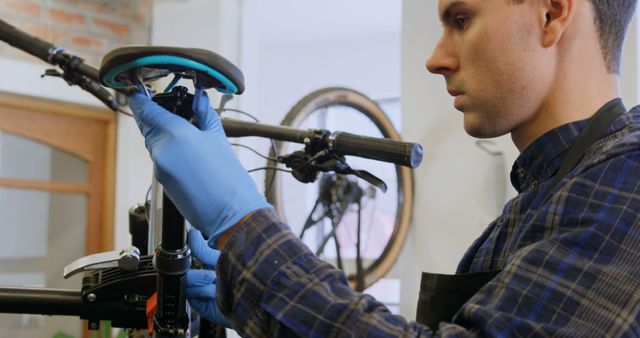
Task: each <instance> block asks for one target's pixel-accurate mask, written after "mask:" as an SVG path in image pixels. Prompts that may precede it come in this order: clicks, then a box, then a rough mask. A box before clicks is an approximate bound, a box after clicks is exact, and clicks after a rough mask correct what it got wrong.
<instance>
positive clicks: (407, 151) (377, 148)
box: [331, 132, 423, 168]
mask: <svg viewBox="0 0 640 338" xmlns="http://www.w3.org/2000/svg"><path fill="white" fill-rule="evenodd" d="M331 138H332V139H333V147H332V149H333V151H334V152H336V153H338V154H341V155H354V156H359V157H364V158H369V159H372V160H378V161H384V162H391V163H395V164H399V165H404V166H407V167H411V168H416V167H417V166H418V165H420V162H422V153H423V150H422V146H421V145H419V144H417V143H409V142H402V141H396V140H390V139H385V138H374V137H367V136H359V135H354V134H350V133H345V132H336V133H333V134H332V135H331Z"/></svg>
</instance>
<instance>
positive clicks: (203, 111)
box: [191, 89, 221, 130]
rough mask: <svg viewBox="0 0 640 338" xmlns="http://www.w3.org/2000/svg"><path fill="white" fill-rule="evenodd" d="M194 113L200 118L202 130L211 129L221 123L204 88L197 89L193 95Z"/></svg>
mask: <svg viewBox="0 0 640 338" xmlns="http://www.w3.org/2000/svg"><path fill="white" fill-rule="evenodd" d="M191 108H192V109H193V113H194V114H195V116H196V119H198V123H199V124H200V129H201V130H209V129H212V128H215V127H216V126H218V125H220V124H221V122H220V117H219V116H218V113H217V112H216V111H215V110H214V109H213V107H211V102H210V101H209V96H208V95H207V93H206V92H205V91H204V90H202V89H196V91H195V93H194V95H193V106H192V107H191Z"/></svg>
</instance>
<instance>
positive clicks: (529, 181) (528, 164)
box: [511, 120, 588, 193]
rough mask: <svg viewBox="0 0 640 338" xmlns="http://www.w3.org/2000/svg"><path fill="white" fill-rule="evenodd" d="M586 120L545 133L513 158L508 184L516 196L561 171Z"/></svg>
mask: <svg viewBox="0 0 640 338" xmlns="http://www.w3.org/2000/svg"><path fill="white" fill-rule="evenodd" d="M587 121H588V120H580V121H576V122H571V123H568V124H565V125H562V126H560V127H558V128H556V129H553V130H550V131H548V132H546V133H545V134H544V135H542V136H540V137H539V138H538V139H536V140H535V141H534V142H533V143H531V144H530V145H529V146H528V147H527V148H526V149H525V150H524V151H523V152H522V153H520V156H518V158H517V159H516V161H515V163H514V164H513V168H512V169H511V184H512V185H513V187H514V188H515V189H516V191H518V193H520V192H522V191H524V190H526V189H527V188H528V187H530V186H537V185H538V183H539V182H540V181H541V180H544V179H548V178H549V177H552V176H553V175H554V174H555V173H556V172H557V171H558V169H559V168H560V165H561V164H562V160H563V159H564V156H563V155H565V154H566V153H567V150H568V149H569V147H570V146H571V144H572V143H573V141H575V139H576V138H577V137H578V135H580V132H581V131H582V129H583V128H584V127H585V126H586V124H587Z"/></svg>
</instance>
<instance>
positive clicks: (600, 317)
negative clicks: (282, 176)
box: [218, 108, 640, 337]
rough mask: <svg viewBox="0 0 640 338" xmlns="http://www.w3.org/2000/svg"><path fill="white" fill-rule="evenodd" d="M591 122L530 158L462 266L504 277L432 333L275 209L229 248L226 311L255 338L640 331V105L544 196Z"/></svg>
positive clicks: (537, 145) (529, 152)
mask: <svg viewBox="0 0 640 338" xmlns="http://www.w3.org/2000/svg"><path fill="white" fill-rule="evenodd" d="M585 125H586V121H578V122H574V123H570V124H567V125H564V126H561V127H559V128H557V129H555V130H552V131H550V132H548V133H546V134H545V135H543V136H542V137H540V138H539V139H537V140H536V141H535V142H534V143H532V144H531V145H530V146H529V147H528V148H527V149H526V150H525V151H523V152H522V153H521V154H520V156H519V157H518V159H517V160H516V162H515V164H514V167H513V170H512V174H511V180H512V183H513V185H514V187H515V188H516V189H517V190H518V192H519V194H518V196H517V197H515V198H514V199H513V200H511V201H510V202H509V203H507V205H506V206H505V207H504V210H503V213H502V215H501V216H500V217H498V219H497V220H495V221H494V222H493V223H491V224H490V225H489V226H488V228H487V229H486V230H485V231H484V233H483V234H482V235H481V237H480V238H479V239H478V240H476V242H475V243H474V244H473V245H472V246H471V248H470V249H469V250H468V252H467V253H466V254H465V256H464V257H463V259H462V261H461V262H460V265H459V266H458V272H460V273H462V272H479V271H487V270H495V269H502V272H501V273H500V274H499V275H498V276H497V277H496V278H494V279H493V280H492V281H491V282H489V283H488V284H487V285H486V286H485V287H483V288H482V289H481V290H480V291H479V292H478V293H476V294H475V295H474V296H473V297H472V298H471V299H470V300H469V301H468V302H467V303H466V304H465V305H464V306H463V307H462V308H461V309H460V311H459V312H458V313H457V314H456V315H455V317H454V318H453V319H452V321H451V322H450V323H441V324H440V325H439V327H437V328H435V327H434V328H429V327H426V326H423V325H420V324H417V323H415V322H412V321H409V320H407V319H405V318H403V317H401V316H398V315H393V314H391V313H390V312H389V310H388V309H387V308H386V307H385V306H384V305H382V304H381V303H379V302H377V301H376V300H375V299H374V298H372V297H371V296H368V295H364V294H360V293H357V292H355V291H353V290H352V289H350V288H349V285H348V284H347V280H346V278H345V277H344V275H343V274H342V273H341V272H340V271H339V270H337V269H336V268H334V267H333V266H331V265H329V264H327V263H324V262H322V261H320V260H319V259H317V258H316V257H315V256H314V255H313V254H312V253H311V252H310V251H309V250H308V249H307V248H306V247H305V246H304V244H302V243H301V242H300V241H299V240H298V239H297V238H296V236H295V235H294V234H293V233H291V232H290V231H289V228H288V227H287V226H286V225H285V224H283V223H282V222H281V221H280V220H279V218H278V217H277V215H275V214H274V213H273V211H271V210H260V211H258V212H257V213H256V214H254V215H253V216H252V217H251V218H250V219H249V220H248V221H247V222H246V223H245V224H244V225H243V226H241V227H240V228H239V229H238V231H237V232H236V233H235V234H234V235H233V236H232V237H231V239H230V240H229V242H228V243H227V246H226V247H225V249H224V250H223V253H222V256H221V258H220V260H219V262H218V276H219V279H218V297H219V305H220V307H221V309H222V311H223V312H224V313H226V314H227V315H228V317H229V318H230V320H231V323H232V325H233V326H234V328H236V329H237V330H238V332H239V333H240V334H241V335H242V336H245V337H291V336H301V337H331V336H339V337H356V336H358V337H360V336H366V337H370V336H373V337H398V336H411V337H413V336H424V337H430V336H436V335H440V336H455V337H467V336H527V337H529V336H558V335H561V336H576V337H604V336H611V337H620V336H634V337H637V336H640V184H639V183H640V109H638V108H636V109H634V110H632V111H631V112H629V113H628V114H625V115H624V116H622V117H620V118H618V119H616V120H615V121H614V122H613V123H612V125H611V126H610V127H609V131H608V133H607V136H606V137H604V138H602V139H600V140H599V141H597V142H596V143H595V144H593V145H592V146H591V147H590V148H589V149H588V151H587V154H586V155H585V157H584V158H583V159H582V161H581V162H580V163H579V164H578V165H577V166H576V167H575V168H574V169H573V170H572V171H571V172H570V173H569V174H567V175H566V176H565V178H564V179H563V180H562V181H561V182H560V183H559V184H558V185H557V186H556V187H555V189H554V190H555V191H554V192H553V194H552V195H551V197H550V198H549V200H548V201H547V202H542V196H543V195H544V192H545V191H546V188H548V187H549V185H550V184H551V181H552V178H553V176H554V174H555V173H556V172H557V170H558V168H559V166H560V164H561V162H562V160H563V158H564V156H565V155H566V153H567V150H568V148H569V146H570V145H571V144H572V142H573V141H574V140H575V139H576V137H577V136H578V134H579V133H580V131H581V130H582V129H583V128H584V126H585ZM416 299H417V295H416Z"/></svg>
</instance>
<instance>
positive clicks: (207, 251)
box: [187, 227, 220, 267]
mask: <svg viewBox="0 0 640 338" xmlns="http://www.w3.org/2000/svg"><path fill="white" fill-rule="evenodd" d="M187 241H188V242H189V248H191V253H193V256H194V257H196V258H197V259H198V260H199V261H201V262H202V263H204V264H206V265H209V266H211V267H215V266H216V264H217V263H218V258H219V257H220V251H218V250H214V249H212V248H211V247H210V246H209V244H207V241H205V240H204V237H202V233H201V232H200V231H198V230H197V229H196V228H194V227H192V228H191V229H189V232H188V233H187Z"/></svg>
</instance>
